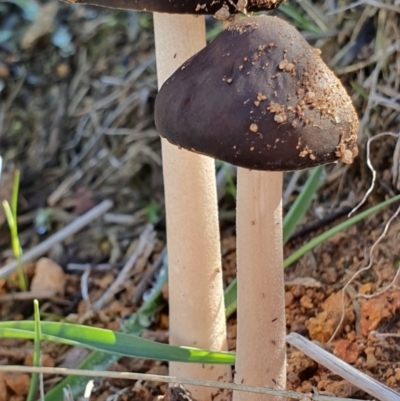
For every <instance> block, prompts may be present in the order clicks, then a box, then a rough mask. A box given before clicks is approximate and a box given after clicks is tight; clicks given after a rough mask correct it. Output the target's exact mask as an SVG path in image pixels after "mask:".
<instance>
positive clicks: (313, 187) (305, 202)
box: [283, 166, 322, 244]
mask: <svg viewBox="0 0 400 401" xmlns="http://www.w3.org/2000/svg"><path fill="white" fill-rule="evenodd" d="M321 173H322V167H321V166H320V167H317V168H315V169H313V170H312V172H311V174H310V176H309V177H308V180H307V181H306V183H305V184H304V187H303V189H302V190H301V192H300V194H299V195H298V196H297V198H296V200H295V202H294V203H293V205H292V207H291V208H290V209H289V211H288V212H287V214H286V216H285V218H284V219H283V243H284V244H285V243H286V242H287V241H288V240H289V238H290V236H291V235H292V234H293V232H294V230H295V229H296V227H297V226H298V224H299V223H300V222H301V220H302V219H303V217H304V215H305V214H306V212H307V210H308V208H309V207H310V205H311V202H312V200H313V197H314V195H315V193H316V192H317V189H318V187H319V183H320V180H321Z"/></svg>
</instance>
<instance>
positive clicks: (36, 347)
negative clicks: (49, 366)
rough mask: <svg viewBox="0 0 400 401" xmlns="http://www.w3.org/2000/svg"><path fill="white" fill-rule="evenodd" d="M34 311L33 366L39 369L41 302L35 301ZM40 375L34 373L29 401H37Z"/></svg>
mask: <svg viewBox="0 0 400 401" xmlns="http://www.w3.org/2000/svg"><path fill="white" fill-rule="evenodd" d="M33 310H34V328H35V342H34V347H33V366H37V367H39V366H40V364H41V352H40V345H41V339H42V333H41V330H40V311H39V302H38V301H37V300H36V299H35V300H34V301H33ZM39 379H40V378H39V373H32V377H31V384H30V386H29V393H28V396H27V398H26V400H27V401H34V400H35V399H36V394H37V390H38V387H39Z"/></svg>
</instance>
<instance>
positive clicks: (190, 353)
mask: <svg viewBox="0 0 400 401" xmlns="http://www.w3.org/2000/svg"><path fill="white" fill-rule="evenodd" d="M34 324H35V323H34V322H32V321H20V322H1V323H0V338H15V336H18V338H25V339H30V340H32V339H34V338H35V326H34ZM40 326H41V330H42V339H43V340H47V341H54V342H58V343H62V344H67V345H74V346H81V347H85V348H89V349H92V350H97V351H103V352H109V353H112V354H119V355H121V356H129V357H134V358H142V359H154V360H161V361H173V362H190V363H202V364H214V365H217V364H234V359H235V357H234V355H233V354H230V353H228V352H212V351H206V350H201V349H196V348H190V347H176V346H172V345H168V344H161V343H156V342H154V341H150V340H146V339H144V338H141V337H138V336H135V335H132V334H125V333H118V332H114V331H112V330H106V329H99V328H96V327H89V326H83V325H79V324H71V323H54V322H41V323H40Z"/></svg>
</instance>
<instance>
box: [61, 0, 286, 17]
mask: <svg viewBox="0 0 400 401" xmlns="http://www.w3.org/2000/svg"><path fill="white" fill-rule="evenodd" d="M65 1H67V2H68V3H81V4H88V5H93V6H101V7H108V8H120V9H124V10H136V11H152V12H159V13H169V14H194V15H196V14H197V15H202V14H208V15H214V16H215V17H216V18H217V19H221V20H225V19H228V18H229V16H230V15H233V14H236V13H238V12H241V13H244V14H246V13H247V12H253V11H263V10H272V9H274V8H277V7H279V5H280V4H281V3H282V1H283V0H65Z"/></svg>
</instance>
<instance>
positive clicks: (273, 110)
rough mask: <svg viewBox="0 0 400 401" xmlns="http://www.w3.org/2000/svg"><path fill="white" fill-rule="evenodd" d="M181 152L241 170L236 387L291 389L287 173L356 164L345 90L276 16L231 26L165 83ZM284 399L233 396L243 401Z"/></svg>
mask: <svg viewBox="0 0 400 401" xmlns="http://www.w3.org/2000/svg"><path fill="white" fill-rule="evenodd" d="M155 121H156V126H157V128H158V130H159V132H160V134H161V135H162V136H163V137H165V138H166V139H167V140H168V141H170V142H171V143H172V144H174V145H178V146H179V147H180V148H184V149H187V150H191V151H193V152H197V153H200V154H204V155H208V156H211V157H213V158H217V159H220V160H224V161H226V162H229V163H232V164H235V165H237V166H239V167H242V168H239V169H238V170H239V171H238V182H237V276H238V294H237V297H238V299H237V305H238V310H237V318H238V333H237V359H236V361H237V364H236V368H235V370H236V376H235V382H236V383H243V384H246V385H254V386H268V387H275V388H285V383H286V370H285V369H286V368H285V365H286V346H285V334H286V324H285V305H284V282H283V249H282V248H283V245H282V202H281V198H282V171H286V170H298V169H304V168H308V167H312V166H317V165H321V164H326V163H331V162H335V161H338V160H342V161H343V162H344V163H351V162H352V161H353V158H354V157H355V156H356V155H357V153H358V151H357V144H356V139H357V138H356V137H357V129H358V119H357V116H356V113H355V111H354V108H353V106H352V103H351V99H350V98H349V96H348V94H347V93H346V90H345V89H344V88H343V87H342V85H341V83H340V81H339V80H338V79H337V78H336V77H335V76H334V74H333V73H332V72H331V71H330V70H329V68H328V67H327V66H326V65H325V63H324V62H323V61H322V59H321V57H320V52H319V51H318V50H317V49H314V48H312V47H311V46H310V45H309V44H308V43H307V42H306V40H305V39H304V38H303V37H302V36H301V34H300V33H299V32H298V31H297V30H296V29H295V28H294V27H292V26H290V25H289V24H288V23H287V22H284V21H283V20H280V19H278V18H276V17H267V16H261V17H251V18H246V19H243V20H242V21H240V22H237V23H234V24H231V25H230V26H229V27H228V28H227V29H226V30H225V31H224V32H222V33H221V34H220V35H219V36H218V37H217V38H216V39H214V41H213V42H211V43H210V44H209V45H208V46H207V47H206V48H205V49H203V50H202V51H200V52H199V53H197V54H196V55H195V56H193V57H192V58H191V59H189V60H188V61H187V62H185V63H184V64H183V65H182V66H181V67H180V68H178V70H177V71H176V72H175V73H174V74H173V75H172V76H171V77H170V78H169V79H168V80H167V81H166V82H165V83H164V85H163V86H162V88H161V90H160V91H159V94H158V97H157V99H156V105H155ZM261 399H262V400H266V399H274V400H275V399H276V398H269V397H268V396H261V395H258V394H255V395H251V394H246V393H239V392H237V393H235V394H234V400H235V401H242V400H243V401H244V400H246V401H253V400H261Z"/></svg>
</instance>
